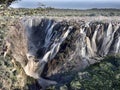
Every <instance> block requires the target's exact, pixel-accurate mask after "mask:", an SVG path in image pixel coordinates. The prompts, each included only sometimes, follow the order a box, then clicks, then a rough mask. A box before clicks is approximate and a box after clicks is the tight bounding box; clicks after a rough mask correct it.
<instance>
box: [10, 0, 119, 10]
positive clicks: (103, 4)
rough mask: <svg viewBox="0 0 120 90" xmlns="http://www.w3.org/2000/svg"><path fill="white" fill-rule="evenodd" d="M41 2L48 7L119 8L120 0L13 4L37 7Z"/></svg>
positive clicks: (44, 0) (30, 0)
mask: <svg viewBox="0 0 120 90" xmlns="http://www.w3.org/2000/svg"><path fill="white" fill-rule="evenodd" d="M40 3H42V4H45V5H46V6H47V7H53V8H65V9H68V8H69V9H90V8H119V9H120V0H20V1H17V2H15V3H13V4H12V5H11V7H14V8H20V7H24V8H36V7H39V6H40Z"/></svg>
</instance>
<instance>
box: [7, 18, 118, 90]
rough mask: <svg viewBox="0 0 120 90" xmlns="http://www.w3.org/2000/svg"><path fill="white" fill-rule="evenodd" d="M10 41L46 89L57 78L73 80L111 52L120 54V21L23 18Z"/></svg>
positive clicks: (24, 65) (15, 54)
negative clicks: (74, 76) (76, 74)
mask: <svg viewBox="0 0 120 90" xmlns="http://www.w3.org/2000/svg"><path fill="white" fill-rule="evenodd" d="M6 41H7V42H8V43H10V51H11V55H12V56H13V58H14V59H15V60H16V61H17V62H19V63H20V64H21V67H22V68H23V69H24V71H25V73H26V74H27V75H28V76H31V77H33V78H35V79H37V80H38V82H39V84H40V85H41V86H42V88H44V89H45V88H46V87H47V86H49V85H54V84H56V82H55V81H57V82H58V85H59V84H60V83H61V82H62V83H63V82H65V83H66V82H70V81H71V80H72V78H73V75H74V74H75V73H77V71H80V70H83V69H85V68H86V67H88V66H90V65H91V64H94V63H96V62H99V61H100V60H102V59H103V58H104V57H105V56H107V55H117V54H120V24H119V22H107V23H106V22H99V21H98V22H95V21H90V22H86V21H81V20H69V21H67V20H63V21H59V20H53V19H46V18H42V19H41V18H27V19H26V18H23V19H22V20H20V21H17V22H16V23H15V24H14V25H12V26H11V28H10V30H9V32H8V36H7V39H6ZM69 72H71V73H74V74H72V75H70V74H69ZM43 77H44V78H49V79H51V80H54V81H50V80H45V79H43Z"/></svg>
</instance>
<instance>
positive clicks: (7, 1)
mask: <svg viewBox="0 0 120 90" xmlns="http://www.w3.org/2000/svg"><path fill="white" fill-rule="evenodd" d="M14 1H17V0H1V1H0V4H5V5H6V6H7V7H8V6H9V5H11V3H12V2H14Z"/></svg>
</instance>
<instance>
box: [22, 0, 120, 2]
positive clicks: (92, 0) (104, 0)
mask: <svg viewBox="0 0 120 90" xmlns="http://www.w3.org/2000/svg"><path fill="white" fill-rule="evenodd" d="M22 1H33V0H22ZM34 1H35V2H40V1H42V2H44V1H45V2H46V1H48V2H49V1H52V2H69V1H72V2H76V1H77V2H78V1H80V2H120V0H34Z"/></svg>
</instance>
